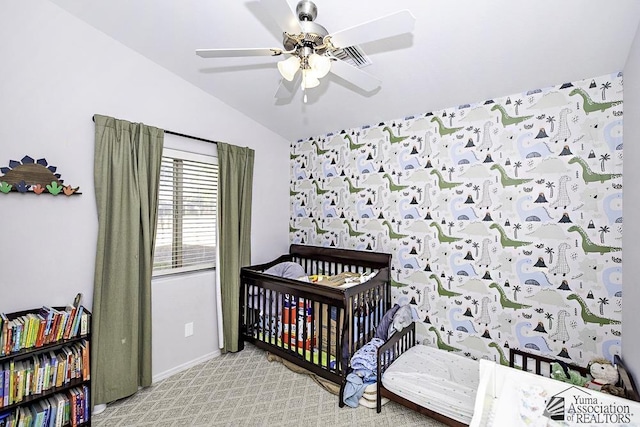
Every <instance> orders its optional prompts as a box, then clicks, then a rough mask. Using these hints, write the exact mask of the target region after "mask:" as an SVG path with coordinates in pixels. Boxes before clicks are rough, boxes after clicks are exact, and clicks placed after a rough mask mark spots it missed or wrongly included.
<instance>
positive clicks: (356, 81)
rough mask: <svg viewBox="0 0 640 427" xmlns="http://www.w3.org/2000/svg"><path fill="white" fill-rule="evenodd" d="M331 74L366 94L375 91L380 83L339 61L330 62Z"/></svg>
mask: <svg viewBox="0 0 640 427" xmlns="http://www.w3.org/2000/svg"><path fill="white" fill-rule="evenodd" d="M331 72H332V73H333V74H335V75H336V76H338V77H341V78H343V79H345V80H346V81H348V82H349V83H351V84H353V85H355V86H358V87H359V88H360V89H362V90H364V91H366V92H371V91H373V90H375V89H377V88H378V87H380V84H381V83H382V82H381V81H380V80H379V79H378V78H377V77H374V76H372V75H371V74H369V73H365V72H364V71H362V70H359V69H358V68H356V67H354V66H352V65H350V64H348V63H346V62H344V61H341V60H336V61H332V62H331Z"/></svg>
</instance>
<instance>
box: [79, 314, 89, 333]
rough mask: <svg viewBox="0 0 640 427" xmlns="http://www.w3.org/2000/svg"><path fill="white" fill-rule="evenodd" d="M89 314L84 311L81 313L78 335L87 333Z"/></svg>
mask: <svg viewBox="0 0 640 427" xmlns="http://www.w3.org/2000/svg"><path fill="white" fill-rule="evenodd" d="M89 316H90V314H89V313H87V312H86V311H85V312H84V313H82V316H81V318H80V336H85V335H87V334H88V333H89Z"/></svg>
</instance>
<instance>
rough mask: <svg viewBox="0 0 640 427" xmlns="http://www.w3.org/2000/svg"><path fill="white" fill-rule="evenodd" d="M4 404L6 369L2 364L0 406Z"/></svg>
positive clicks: (0, 367) (0, 372) (0, 371)
mask: <svg viewBox="0 0 640 427" xmlns="http://www.w3.org/2000/svg"><path fill="white" fill-rule="evenodd" d="M3 406H4V370H3V369H2V365H0V408H2V407H3Z"/></svg>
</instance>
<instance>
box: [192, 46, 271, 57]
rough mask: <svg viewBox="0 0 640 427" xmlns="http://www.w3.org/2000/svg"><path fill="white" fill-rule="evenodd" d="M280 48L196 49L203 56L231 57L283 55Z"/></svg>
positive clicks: (197, 53)
mask: <svg viewBox="0 0 640 427" xmlns="http://www.w3.org/2000/svg"><path fill="white" fill-rule="evenodd" d="M282 52H283V51H282V49H278V48H269V47H264V48H260V47H259V48H242V49H196V55H198V56H200V57H202V58H230V57H238V56H278V55H282Z"/></svg>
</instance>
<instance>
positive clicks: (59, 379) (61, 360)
mask: <svg viewBox="0 0 640 427" xmlns="http://www.w3.org/2000/svg"><path fill="white" fill-rule="evenodd" d="M56 358H57V359H58V373H57V374H56V387H62V385H63V384H65V378H64V373H65V371H66V368H65V365H66V358H65V355H64V354H63V353H61V352H60V353H57V354H56Z"/></svg>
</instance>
